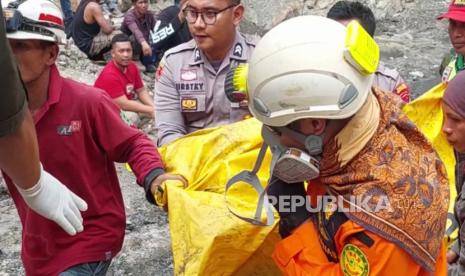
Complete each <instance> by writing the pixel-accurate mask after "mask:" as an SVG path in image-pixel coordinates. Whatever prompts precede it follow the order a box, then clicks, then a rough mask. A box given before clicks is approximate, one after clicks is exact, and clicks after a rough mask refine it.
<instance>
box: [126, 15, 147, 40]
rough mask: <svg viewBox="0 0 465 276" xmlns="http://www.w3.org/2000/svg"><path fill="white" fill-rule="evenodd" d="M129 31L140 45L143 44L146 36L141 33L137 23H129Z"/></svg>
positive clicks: (131, 21) (132, 21)
mask: <svg viewBox="0 0 465 276" xmlns="http://www.w3.org/2000/svg"><path fill="white" fill-rule="evenodd" d="M127 24H128V29H129V30H130V31H131V33H132V34H133V35H134V37H135V38H136V41H137V42H138V43H139V44H142V43H143V42H144V41H146V40H145V37H144V34H143V33H142V32H141V30H140V29H139V27H138V26H137V23H136V22H135V21H134V20H130V21H128V23H127Z"/></svg>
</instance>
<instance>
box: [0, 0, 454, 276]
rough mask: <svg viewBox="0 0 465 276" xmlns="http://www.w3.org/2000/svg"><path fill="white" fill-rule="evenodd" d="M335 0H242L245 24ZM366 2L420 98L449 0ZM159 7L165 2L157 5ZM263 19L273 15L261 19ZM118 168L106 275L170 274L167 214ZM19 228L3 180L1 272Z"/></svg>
mask: <svg viewBox="0 0 465 276" xmlns="http://www.w3.org/2000/svg"><path fill="white" fill-rule="evenodd" d="M331 1H333V0H329V1H328V0H326V1H325V0H320V1H318V0H314V1H309V0H304V1H293V0H275V1H268V0H263V1H261V0H248V1H244V2H245V3H246V4H247V6H248V7H249V8H250V9H251V10H250V11H249V14H250V15H249V16H248V17H247V18H246V19H247V20H246V22H245V24H243V26H242V28H243V30H246V31H247V32H251V33H264V32H266V30H267V29H269V28H270V27H271V26H272V25H273V24H275V23H276V22H278V21H279V20H282V19H284V18H287V17H290V16H295V15H297V14H300V13H302V12H303V13H305V14H325V10H326V9H327V7H328V6H329V2H331ZM333 2H334V1H333ZM365 2H368V4H369V5H370V6H371V7H372V8H374V10H375V13H376V15H377V16H378V18H381V20H380V21H379V24H378V30H377V37H376V39H377V40H378V42H379V43H380V45H381V49H382V58H383V60H384V61H385V62H386V63H387V64H388V65H389V66H390V67H393V68H396V69H398V70H399V71H400V72H401V74H402V76H403V77H404V78H405V79H406V81H407V83H408V84H409V85H410V87H411V88H412V92H413V96H415V97H416V96H418V95H419V94H421V93H423V92H424V91H425V90H427V89H428V88H430V87H431V86H433V85H434V84H435V83H437V82H438V77H439V75H438V68H439V64H440V61H441V57H442V56H443V55H444V53H447V51H448V49H449V48H450V44H449V41H448V37H447V23H440V22H437V21H436V20H435V17H436V16H437V15H438V14H439V13H440V12H442V11H444V10H445V9H446V8H447V4H448V2H449V1H446V0H441V1H438V0H415V1H412V0H409V1H401V0H398V1H384V2H383V0H379V1H377V0H367V1H365ZM270 3H271V4H270ZM386 3H387V4H386ZM393 3H397V4H396V6H392V5H393ZM269 5H274V6H271V7H270V6H269ZM386 5H387V6H386ZM389 5H391V6H389ZM158 6H166V3H159V4H157V7H158ZM262 7H263V8H264V9H265V8H266V9H268V11H270V10H271V11H272V10H273V9H274V10H276V11H277V12H276V13H272V14H274V15H275V16H272V17H267V16H257V13H258V10H261V8H262ZM266 9H265V10H266ZM284 11H285V12H284ZM263 18H270V19H269V20H268V21H266V22H265V23H263V22H262V21H263V20H264V19H263ZM58 64H59V67H60V69H61V71H62V73H63V74H64V75H66V76H68V77H71V78H74V79H76V80H80V81H82V82H85V83H88V84H92V83H93V81H94V80H95V78H96V76H97V74H98V73H99V72H100V70H101V68H102V67H101V66H99V65H95V64H92V63H90V62H89V61H88V60H87V59H86V58H85V56H84V55H83V54H81V53H80V52H79V51H78V50H77V49H76V48H75V47H74V46H73V45H71V46H70V47H68V49H66V48H63V49H62V53H61V55H60V58H59V60H58ZM144 81H145V83H146V85H147V86H148V88H149V90H150V91H153V76H148V75H144ZM144 131H146V132H148V133H149V134H150V135H152V133H151V125H150V124H148V125H146V126H145V128H144ZM117 167H118V175H119V179H120V183H121V185H122V189H123V194H124V201H125V205H126V212H127V217H128V220H127V230H126V238H125V242H124V247H123V250H122V252H121V253H120V255H119V256H118V257H116V258H115V260H114V261H113V263H112V265H111V267H110V270H109V273H108V274H109V275H170V274H172V271H173V264H172V256H171V248H170V235H169V229H168V222H167V216H166V214H165V213H164V212H163V211H161V210H159V209H157V208H155V207H153V206H150V205H149V204H148V203H146V200H145V198H144V195H143V191H142V189H141V188H140V187H138V186H137V185H136V184H135V178H134V176H133V175H132V174H131V173H129V172H127V171H126V170H125V169H124V167H123V166H121V165H118V166H117ZM20 232H21V226H20V223H19V220H18V216H17V213H16V209H15V207H14V206H13V203H12V200H11V199H10V197H9V196H8V192H7V190H6V188H5V187H4V185H3V184H0V276H4V275H23V274H24V271H23V269H22V266H21V261H20V253H19V252H20Z"/></svg>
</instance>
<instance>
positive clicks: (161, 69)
mask: <svg viewBox="0 0 465 276" xmlns="http://www.w3.org/2000/svg"><path fill="white" fill-rule="evenodd" d="M164 68H165V64H163V63H161V62H160V64H159V65H158V68H157V72H155V79H156V80H157V81H158V80H160V77H161V76H162V75H163V69H164Z"/></svg>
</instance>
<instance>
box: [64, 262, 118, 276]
mask: <svg viewBox="0 0 465 276" xmlns="http://www.w3.org/2000/svg"><path fill="white" fill-rule="evenodd" d="M110 263H111V260H109V261H100V262H94V263H84V264H79V265H75V266H73V267H70V268H68V269H67V270H66V271H63V272H61V273H60V274H59V275H58V276H105V275H106V274H107V270H108V267H109V266H110Z"/></svg>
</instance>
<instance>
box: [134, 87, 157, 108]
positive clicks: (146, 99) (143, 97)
mask: <svg viewBox="0 0 465 276" xmlns="http://www.w3.org/2000/svg"><path fill="white" fill-rule="evenodd" d="M138 97H139V100H140V101H141V103H143V104H145V105H149V106H151V107H152V112H153V108H155V107H154V106H155V104H154V103H153V100H152V98H151V97H150V95H149V93H147V91H145V89H144V90H143V91H141V92H139V94H138Z"/></svg>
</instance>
